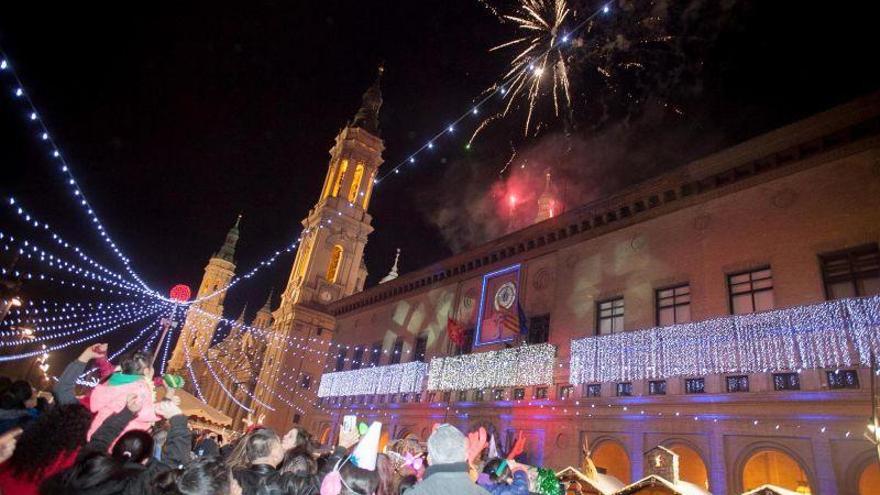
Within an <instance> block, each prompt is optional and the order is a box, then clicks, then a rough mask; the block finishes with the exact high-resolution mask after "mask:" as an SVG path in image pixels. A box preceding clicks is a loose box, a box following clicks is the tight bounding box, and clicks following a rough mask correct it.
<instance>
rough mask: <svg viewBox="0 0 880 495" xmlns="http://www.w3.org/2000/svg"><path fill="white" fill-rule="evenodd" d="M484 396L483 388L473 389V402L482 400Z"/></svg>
mask: <svg viewBox="0 0 880 495" xmlns="http://www.w3.org/2000/svg"><path fill="white" fill-rule="evenodd" d="M485 397H486V394H485V392H483V389H479V390H474V402H483V399H484V398H485Z"/></svg>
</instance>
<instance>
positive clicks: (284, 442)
mask: <svg viewBox="0 0 880 495" xmlns="http://www.w3.org/2000/svg"><path fill="white" fill-rule="evenodd" d="M281 447H282V448H284V451H285V452H288V453H290V454H291V455H296V454H308V455H312V453H313V452H314V450H315V441H314V440H313V439H312V434H311V433H309V430H307V429H305V428H303V427H302V426H298V425H297V426H294V427H293V428H291V429H290V431H288V432H287V434H285V435H284V437H282V438H281Z"/></svg>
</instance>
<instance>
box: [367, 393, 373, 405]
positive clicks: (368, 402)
mask: <svg viewBox="0 0 880 495" xmlns="http://www.w3.org/2000/svg"><path fill="white" fill-rule="evenodd" d="M373 397H374V396H372V395H368V396H367V404H372V403H373Z"/></svg>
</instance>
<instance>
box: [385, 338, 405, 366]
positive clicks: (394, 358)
mask: <svg viewBox="0 0 880 495" xmlns="http://www.w3.org/2000/svg"><path fill="white" fill-rule="evenodd" d="M402 353H403V339H401V338H400V337H398V338H397V340H395V341H394V347H393V348H392V349H391V356H390V357H389V358H388V364H398V363H400V355H401V354H402Z"/></svg>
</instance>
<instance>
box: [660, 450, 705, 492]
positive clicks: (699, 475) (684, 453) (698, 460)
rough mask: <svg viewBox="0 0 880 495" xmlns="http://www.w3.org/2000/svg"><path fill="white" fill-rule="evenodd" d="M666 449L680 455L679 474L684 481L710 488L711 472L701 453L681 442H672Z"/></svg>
mask: <svg viewBox="0 0 880 495" xmlns="http://www.w3.org/2000/svg"><path fill="white" fill-rule="evenodd" d="M666 448H668V449H669V450H671V451H673V452H675V453H676V454H678V474H679V477H680V478H681V479H682V480H684V481H687V482H688V483H693V484H695V485H697V486H699V487H702V488H706V489H708V488H709V470H708V469H706V463H705V462H703V457H702V456H701V455H700V453H699V452H697V451H696V450H694V449H693V448H692V447H691V446H689V445H687V444H685V443H681V442H672V443H670V444H669V445H667V446H666Z"/></svg>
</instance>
